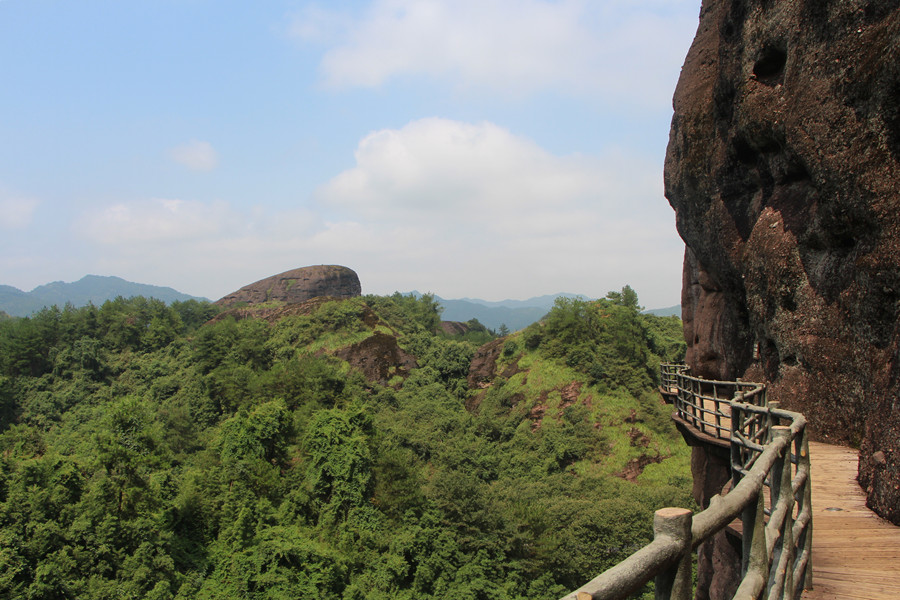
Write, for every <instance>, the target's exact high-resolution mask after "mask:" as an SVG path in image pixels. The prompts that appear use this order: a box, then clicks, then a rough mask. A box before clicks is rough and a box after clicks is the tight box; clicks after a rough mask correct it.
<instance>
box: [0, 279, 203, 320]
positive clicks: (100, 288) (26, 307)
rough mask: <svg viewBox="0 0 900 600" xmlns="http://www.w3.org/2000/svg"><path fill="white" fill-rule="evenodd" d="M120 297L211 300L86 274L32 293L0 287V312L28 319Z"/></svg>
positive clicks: (164, 287)
mask: <svg viewBox="0 0 900 600" xmlns="http://www.w3.org/2000/svg"><path fill="white" fill-rule="evenodd" d="M117 296H122V297H125V298H130V297H133V296H146V297H148V298H156V299H158V300H162V301H163V302H165V303H166V304H171V303H172V302H176V301H185V300H208V299H207V298H202V297H199V296H191V295H189V294H185V293H183V292H179V291H178V290H176V289H174V288H171V287H166V286H158V285H150V284H146V283H135V282H133V281H128V280H126V279H122V278H121V277H116V276H115V275H85V276H84V277H82V278H81V279H79V280H78V281H73V282H65V281H52V282H50V283H45V284H43V285H39V286H37V287H36V288H34V289H33V290H31V291H30V292H25V291H22V290H20V289H18V288H16V287H13V286H11V285H0V311H3V312H5V313H7V314H9V315H10V316H13V317H27V316H28V315H30V314H33V313H34V312H36V311H39V310H41V309H42V308H44V307H47V306H53V305H56V306H63V305H65V304H66V303H70V304H72V305H73V306H76V307H78V306H84V305H86V304H90V303H93V304H103V303H104V302H106V301H107V300H113V299H114V298H116V297H117Z"/></svg>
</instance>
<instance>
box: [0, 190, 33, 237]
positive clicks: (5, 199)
mask: <svg viewBox="0 0 900 600" xmlns="http://www.w3.org/2000/svg"><path fill="white" fill-rule="evenodd" d="M39 204H40V202H39V201H38V200H36V199H35V198H26V197H24V196H15V195H6V194H3V195H0V229H24V228H26V227H28V225H30V224H31V221H32V219H33V217H34V211H35V209H36V208H37V207H38V205H39Z"/></svg>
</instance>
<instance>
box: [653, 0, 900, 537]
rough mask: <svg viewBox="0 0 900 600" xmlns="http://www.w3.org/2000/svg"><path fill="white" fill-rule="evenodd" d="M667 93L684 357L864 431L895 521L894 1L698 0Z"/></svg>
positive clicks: (876, 495)
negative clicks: (682, 247) (693, 31)
mask: <svg viewBox="0 0 900 600" xmlns="http://www.w3.org/2000/svg"><path fill="white" fill-rule="evenodd" d="M674 108H675V115H674V117H673V120H672V129H671V133H670V138H669V147H668V152H667V156H666V165H665V183H666V196H667V198H668V199H669V202H670V203H671V205H672V207H673V208H674V209H675V211H676V223H677V227H678V232H679V234H680V235H681V236H682V238H683V239H684V241H685V243H686V246H687V250H686V252H685V260H684V287H683V293H682V294H683V295H682V306H683V318H684V324H685V337H686V340H687V342H688V355H687V360H688V363H689V364H690V365H691V367H692V369H693V371H694V373H695V374H697V375H701V376H704V377H711V378H728V379H730V378H733V377H744V378H747V379H753V380H763V381H767V382H769V384H770V396H769V397H770V399H772V400H778V401H780V402H782V404H783V405H785V406H786V407H788V408H792V409H795V410H799V411H802V412H803V413H805V414H806V415H807V417H808V418H809V421H810V426H811V432H812V435H813V437H814V438H817V439H820V440H824V441H832V442H839V443H848V444H853V445H857V444H858V445H859V447H860V467H859V476H860V477H859V478H860V483H861V484H862V485H863V487H864V488H865V490H866V492H867V494H868V503H869V505H870V506H871V507H872V508H873V509H875V510H876V511H877V512H879V513H880V514H881V515H883V516H884V517H886V518H888V519H890V520H892V521H893V522H894V523H898V524H900V400H898V393H900V360H898V349H900V0H705V1H704V2H703V4H702V8H701V12H700V23H699V27H698V31H697V35H696V38H695V40H694V43H693V45H692V46H691V49H690V51H689V53H688V56H687V59H686V61H685V64H684V67H683V70H682V73H681V78H680V80H679V83H678V87H677V90H676V92H675V98H674Z"/></svg>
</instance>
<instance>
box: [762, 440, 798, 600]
mask: <svg viewBox="0 0 900 600" xmlns="http://www.w3.org/2000/svg"><path fill="white" fill-rule="evenodd" d="M771 431H772V441H777V440H782V439H783V440H785V442H786V443H785V444H784V451H783V452H782V453H781V454H779V455H778V458H777V459H776V460H775V464H774V465H773V466H772V515H771V517H770V519H771V518H774V517H775V511H776V509H779V508H781V506H782V505H786V506H785V509H784V513H783V514H784V516H783V521H782V523H781V526H780V527H779V529H778V538H777V540H776V542H775V546H774V548H773V549H772V557H771V558H772V567H771V571H770V572H769V584H768V589H769V597H772V598H788V599H789V600H790V599H792V598H793V590H794V583H793V576H794V552H793V551H794V535H793V530H794V524H793V513H794V490H793V487H792V486H791V480H792V479H793V476H792V473H791V471H792V468H791V467H792V463H791V446H792V444H791V428H790V427H783V426H780V425H776V426H774V427H772V430H771Z"/></svg>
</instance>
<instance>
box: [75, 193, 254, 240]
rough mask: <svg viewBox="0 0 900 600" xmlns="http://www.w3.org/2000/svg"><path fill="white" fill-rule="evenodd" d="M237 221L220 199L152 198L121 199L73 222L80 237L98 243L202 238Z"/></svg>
mask: <svg viewBox="0 0 900 600" xmlns="http://www.w3.org/2000/svg"><path fill="white" fill-rule="evenodd" d="M237 221H239V219H238V218H237V217H236V215H235V214H234V213H233V212H232V210H231V209H230V207H228V206H227V205H225V204H223V203H203V202H195V201H185V200H165V199H153V200H146V201H139V202H122V203H118V204H113V205H111V206H106V207H103V208H101V209H99V210H96V211H92V212H88V213H86V214H85V215H83V216H82V217H81V219H79V220H78V221H77V222H76V224H75V230H76V233H78V234H79V235H80V236H81V237H84V238H87V239H88V240H90V241H93V242H97V243H100V244H112V245H114V244H125V245H133V244H144V243H148V242H149V243H159V242H171V241H174V240H186V239H196V238H206V237H209V236H213V235H217V234H221V233H224V232H225V231H226V229H227V226H228V225H229V224H232V223H235V222H237Z"/></svg>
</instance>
